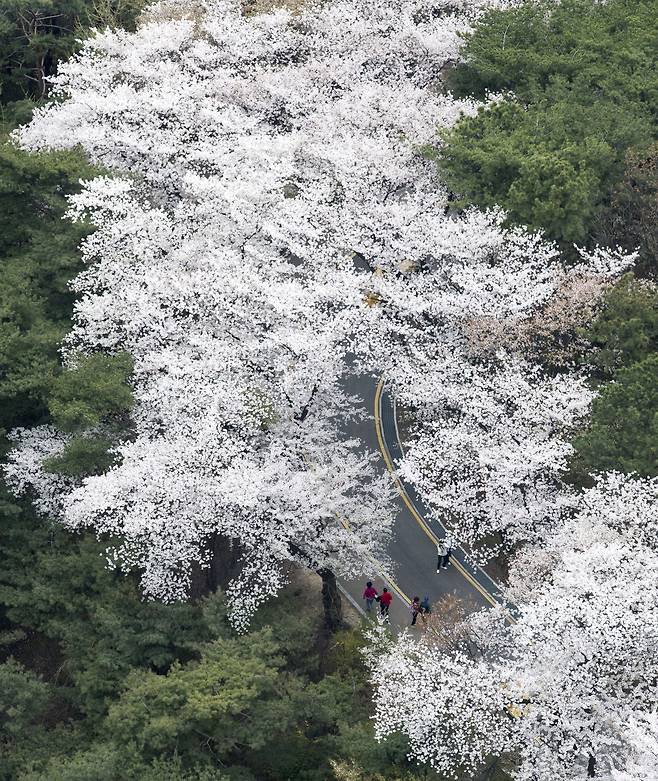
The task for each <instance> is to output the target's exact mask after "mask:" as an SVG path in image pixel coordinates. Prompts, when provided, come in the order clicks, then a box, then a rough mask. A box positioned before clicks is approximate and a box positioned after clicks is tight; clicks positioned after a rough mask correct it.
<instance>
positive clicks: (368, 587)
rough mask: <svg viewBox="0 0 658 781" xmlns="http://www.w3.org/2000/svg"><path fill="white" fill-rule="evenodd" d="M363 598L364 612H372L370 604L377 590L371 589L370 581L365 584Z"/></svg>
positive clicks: (375, 596)
mask: <svg viewBox="0 0 658 781" xmlns="http://www.w3.org/2000/svg"><path fill="white" fill-rule="evenodd" d="M363 598H364V599H365V601H366V610H367V611H368V613H371V612H372V603H373V602H374V601H375V599H376V598H377V589H376V588H374V587H373V585H372V580H369V581H368V582H367V583H366V590H365V591H364V592H363Z"/></svg>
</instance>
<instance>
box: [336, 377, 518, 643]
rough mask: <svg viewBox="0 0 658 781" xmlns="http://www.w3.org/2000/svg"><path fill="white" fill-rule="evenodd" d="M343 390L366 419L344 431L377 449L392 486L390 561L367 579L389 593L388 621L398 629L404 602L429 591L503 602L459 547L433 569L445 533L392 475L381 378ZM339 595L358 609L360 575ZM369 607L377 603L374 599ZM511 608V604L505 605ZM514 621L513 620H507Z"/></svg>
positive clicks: (395, 449)
mask: <svg viewBox="0 0 658 781" xmlns="http://www.w3.org/2000/svg"><path fill="white" fill-rule="evenodd" d="M346 389H347V390H348V392H350V393H352V394H354V395H356V396H359V397H360V398H361V399H362V400H363V402H364V404H365V405H366V407H367V409H368V410H369V411H370V415H369V416H368V418H367V419H366V420H363V421H357V422H354V423H352V424H350V426H349V429H348V431H347V433H348V434H350V435H352V436H355V437H359V439H360V440H361V441H362V442H363V443H364V446H365V447H366V448H368V449H369V450H370V451H371V452H372V451H378V452H379V453H380V454H381V456H382V458H381V460H380V463H381V468H382V469H386V470H388V472H389V473H390V475H391V480H393V481H394V483H395V486H396V489H397V491H396V493H397V496H396V500H395V501H396V505H397V507H396V509H397V518H396V521H395V524H394V527H393V535H392V538H391V541H390V542H389V546H388V551H387V552H388V555H389V557H390V559H391V561H393V562H394V567H395V569H394V570H393V571H392V572H383V571H381V569H380V568H378V567H376V565H374V564H373V569H379V571H377V572H374V571H373V573H372V575H371V576H370V579H371V580H372V581H373V582H374V584H375V587H376V588H377V591H378V592H379V593H381V590H382V588H383V587H384V586H387V587H388V589H389V591H392V593H393V595H394V599H393V604H392V605H391V624H392V625H393V626H396V627H397V628H402V627H404V626H407V625H409V624H410V621H411V619H410V613H409V608H408V605H409V602H410V601H411V598H412V597H414V596H416V595H417V596H419V597H420V598H421V600H422V599H423V597H424V596H428V597H429V599H430V603H432V604H434V603H435V602H436V601H437V600H439V599H440V598H441V597H442V596H444V595H446V594H454V595H456V596H458V597H459V598H460V599H462V600H464V604H465V606H468V607H469V609H473V610H476V609H479V608H481V607H484V606H490V605H495V604H497V603H501V604H505V603H504V600H503V598H502V596H501V594H500V591H499V589H498V587H497V585H496V584H495V583H494V582H493V581H492V580H491V578H489V577H488V575H486V573H484V572H483V571H482V570H481V569H479V568H478V567H474V566H472V565H471V564H469V562H468V561H467V560H466V557H465V555H464V552H463V551H462V550H461V549H457V550H456V551H453V556H452V563H451V564H450V566H449V568H448V569H447V570H441V572H440V573H438V574H437V572H436V559H437V554H436V542H437V541H438V539H440V538H441V537H443V536H445V534H446V530H445V527H444V526H443V525H442V524H440V523H439V522H438V521H435V520H431V521H430V520H428V519H429V517H430V516H429V513H427V511H426V508H425V506H424V504H423V502H422V500H421V498H420V497H419V496H418V495H417V493H416V492H415V490H414V489H413V487H411V486H409V485H407V484H406V483H403V482H402V481H401V480H400V478H399V477H397V475H396V474H395V467H396V464H397V462H398V461H399V459H400V458H401V456H402V448H401V445H400V441H399V438H398V432H397V425H396V420H395V409H394V402H393V399H392V397H391V395H390V394H389V393H388V392H387V390H386V387H385V385H384V383H383V381H380V382H379V383H377V384H374V383H373V381H372V378H370V377H357V378H352V379H351V380H350V381H349V382H348V383H347V384H346ZM341 587H342V590H343V593H344V596H347V598H348V599H349V601H350V602H352V604H353V605H358V607H359V609H360V610H361V611H362V610H363V608H364V607H365V603H364V601H363V599H362V594H363V589H364V587H365V581H364V580H358V581H342V582H341ZM374 607H378V606H377V605H376V604H375V605H374ZM508 609H509V610H510V612H511V613H513V606H508ZM512 620H513V619H512Z"/></svg>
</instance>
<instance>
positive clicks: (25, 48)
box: [0, 0, 145, 105]
mask: <svg viewBox="0 0 658 781" xmlns="http://www.w3.org/2000/svg"><path fill="white" fill-rule="evenodd" d="M144 5H145V3H144V1H143V0H1V2H0V101H1V102H2V104H3V105H7V104H8V103H12V102H14V101H20V100H23V99H26V98H27V99H33V100H40V99H42V98H44V97H45V96H46V94H47V92H48V86H49V85H48V78H49V77H50V76H52V75H53V73H55V72H56V70H57V64H58V62H59V61H60V60H63V59H66V58H67V57H69V56H70V55H71V54H72V53H73V52H74V51H75V50H76V49H77V48H78V46H79V43H80V38H81V37H83V36H84V35H85V33H86V31H87V30H88V29H89V28H90V27H100V28H102V27H105V26H106V25H110V26H112V27H115V26H120V27H128V28H129V27H131V26H132V25H133V24H134V22H135V18H136V16H137V14H138V13H139V11H140V10H141V8H142V7H143V6H144Z"/></svg>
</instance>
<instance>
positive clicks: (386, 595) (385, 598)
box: [379, 588, 393, 617]
mask: <svg viewBox="0 0 658 781" xmlns="http://www.w3.org/2000/svg"><path fill="white" fill-rule="evenodd" d="M392 601H393V594H391V592H390V591H389V590H388V589H387V588H385V589H384V590H383V591H382V593H381V596H380V597H379V610H380V612H381V614H382V615H383V616H386V617H388V610H389V608H390V607H391V602H392Z"/></svg>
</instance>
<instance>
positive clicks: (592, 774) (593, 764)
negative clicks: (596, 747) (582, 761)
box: [587, 754, 596, 778]
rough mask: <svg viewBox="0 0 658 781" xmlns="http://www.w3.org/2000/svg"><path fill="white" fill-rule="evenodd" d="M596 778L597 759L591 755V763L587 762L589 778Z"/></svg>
mask: <svg viewBox="0 0 658 781" xmlns="http://www.w3.org/2000/svg"><path fill="white" fill-rule="evenodd" d="M595 776H596V758H595V757H594V756H593V755H592V754H590V755H589V761H588V762H587V778H594V777H595Z"/></svg>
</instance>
